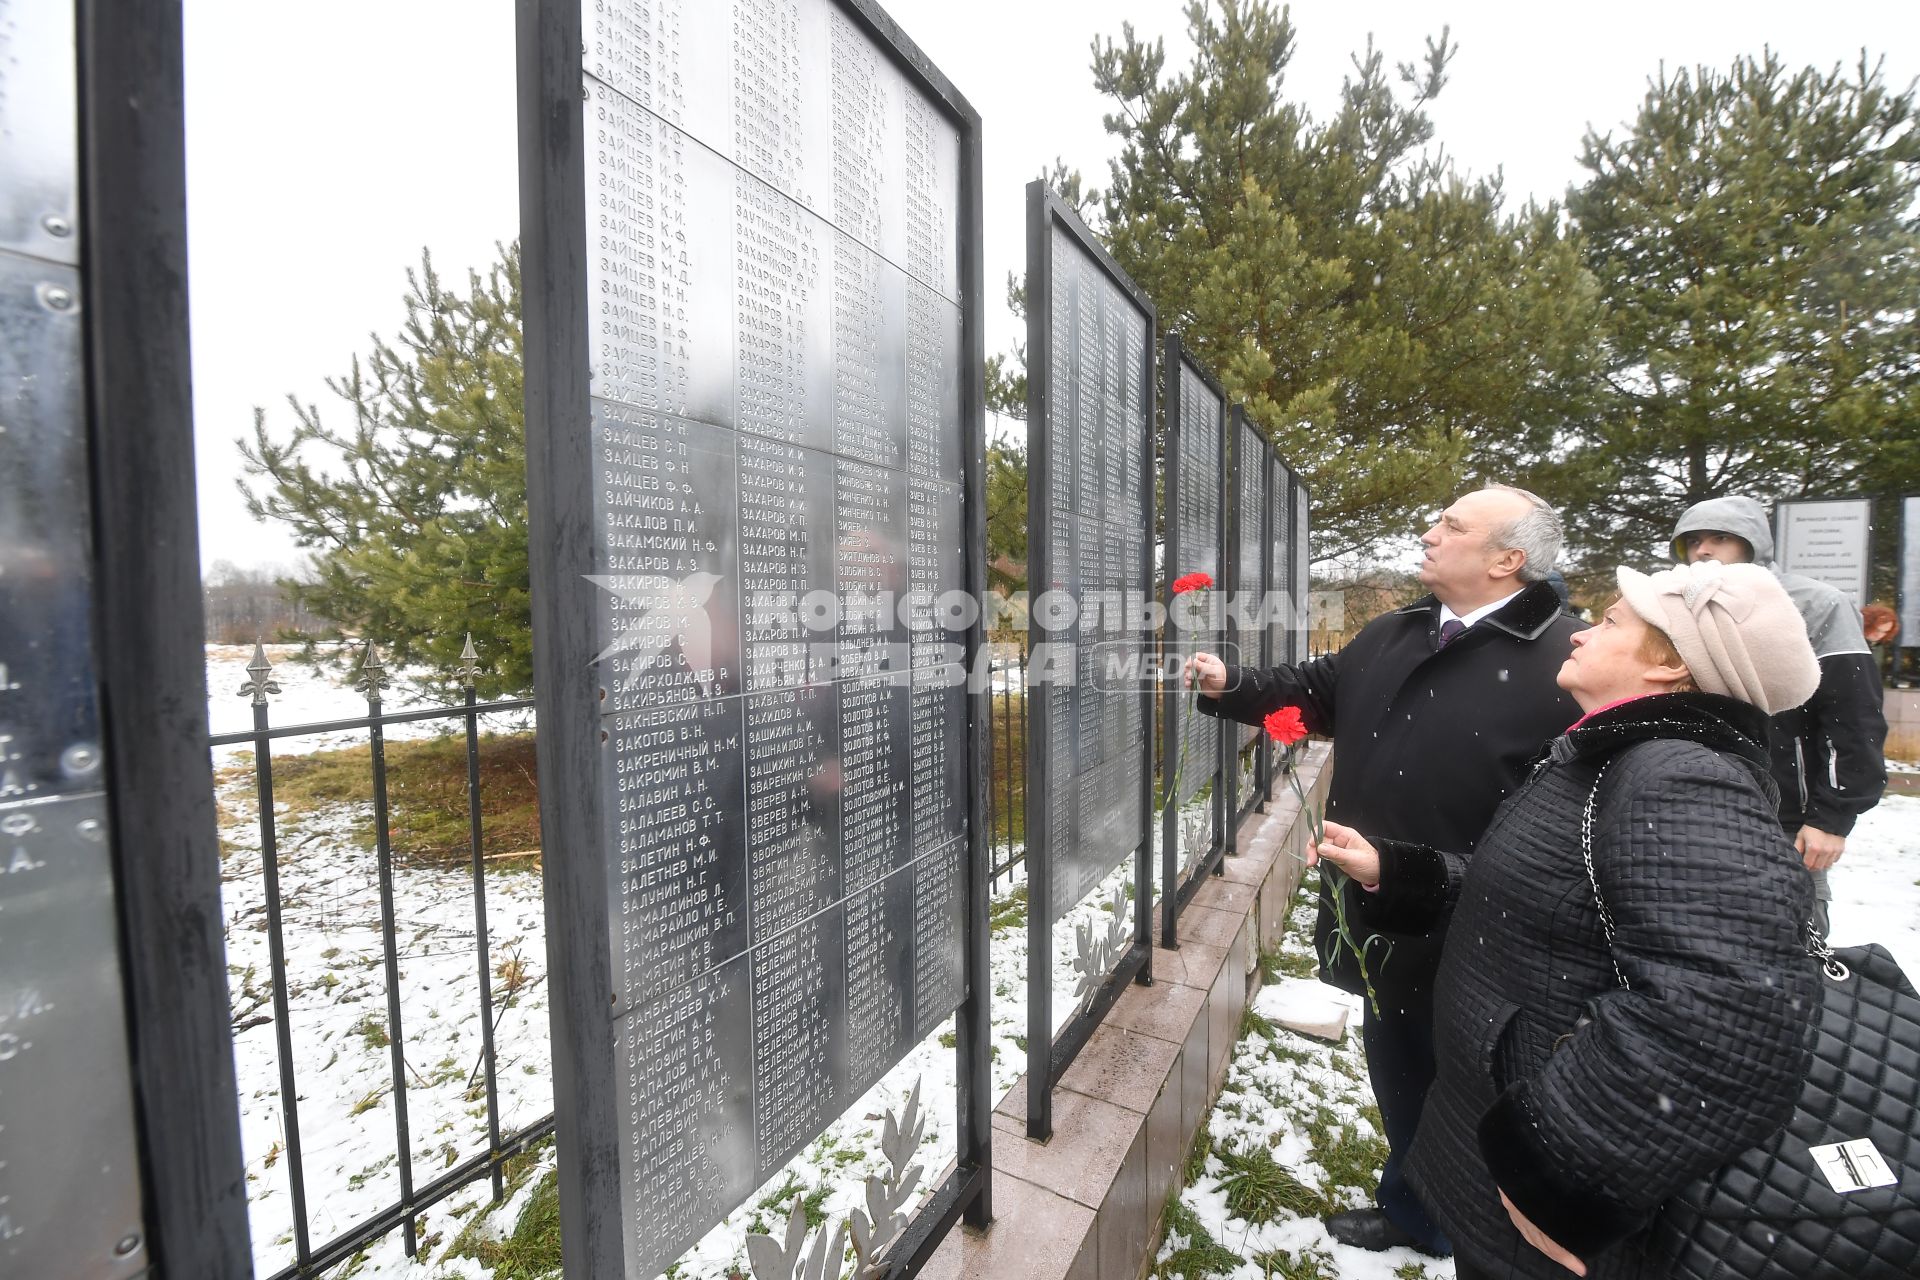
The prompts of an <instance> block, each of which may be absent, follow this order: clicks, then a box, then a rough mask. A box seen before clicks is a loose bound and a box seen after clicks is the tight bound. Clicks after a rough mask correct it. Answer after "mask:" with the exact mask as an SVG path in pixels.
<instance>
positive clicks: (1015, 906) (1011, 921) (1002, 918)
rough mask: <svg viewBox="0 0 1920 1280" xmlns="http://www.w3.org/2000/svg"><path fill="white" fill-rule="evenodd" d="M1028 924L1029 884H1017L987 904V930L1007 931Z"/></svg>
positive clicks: (992, 931) (1024, 926)
mask: <svg viewBox="0 0 1920 1280" xmlns="http://www.w3.org/2000/svg"><path fill="white" fill-rule="evenodd" d="M1026 926H1027V886H1026V885H1024V884H1017V885H1015V886H1014V887H1013V888H1012V889H1010V890H1009V891H1008V892H1006V893H1005V894H1003V895H1001V896H1000V897H998V898H995V899H994V900H993V901H992V902H991V903H989V904H988V905H987V931H988V932H989V933H1005V932H1007V931H1009V930H1013V929H1024V928H1026Z"/></svg>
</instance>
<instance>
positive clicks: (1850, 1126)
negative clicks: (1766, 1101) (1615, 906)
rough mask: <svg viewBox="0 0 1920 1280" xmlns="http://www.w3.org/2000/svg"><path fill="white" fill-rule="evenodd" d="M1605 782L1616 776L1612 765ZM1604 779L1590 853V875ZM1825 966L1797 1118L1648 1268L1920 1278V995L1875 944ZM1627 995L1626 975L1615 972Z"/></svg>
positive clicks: (1734, 1172)
mask: <svg viewBox="0 0 1920 1280" xmlns="http://www.w3.org/2000/svg"><path fill="white" fill-rule="evenodd" d="M1600 772H1601V777H1604V776H1605V775H1606V770H1605V769H1604V768H1603V769H1602V770H1601V771H1600ZM1599 794H1600V779H1599V778H1596V779H1594V789H1593V794H1592V795H1589V796H1588V797H1587V808H1586V814H1585V818H1584V821H1583V822H1582V823H1581V827H1580V844H1581V853H1582V855H1583V856H1584V857H1585V859H1586V864H1587V877H1588V879H1589V880H1590V881H1591V882H1592V884H1593V897H1594V902H1595V904H1596V905H1597V906H1598V907H1599V909H1600V923H1601V927H1602V928H1603V929H1605V931H1606V935H1607V942H1608V944H1609V945H1611V944H1612V942H1613V919H1612V917H1611V916H1610V915H1609V914H1608V912H1607V904H1606V902H1605V901H1604V900H1603V899H1602V898H1601V897H1600V882H1599V879H1598V878H1597V877H1596V876H1595V875H1594V872H1593V813H1594V808H1595V803H1596V800H1597V798H1598V796H1599ZM1807 950H1808V952H1809V953H1810V954H1812V955H1813V956H1814V957H1816V958H1817V959H1818V960H1819V961H1820V964H1821V969H1822V972H1823V974H1824V980H1823V981H1822V982H1821V984H1820V996H1821V999H1820V1011H1819V1016H1818V1017H1817V1018H1815V1019H1814V1021H1813V1025H1812V1028H1811V1035H1812V1039H1813V1061H1812V1066H1811V1067H1810V1069H1809V1070H1808V1072H1807V1080H1806V1083H1805V1085H1803V1086H1802V1087H1801V1090H1800V1099H1799V1102H1798V1103H1797V1104H1796V1105H1795V1107H1794V1112H1793V1118H1792V1119H1791V1120H1789V1121H1788V1122H1787V1125H1786V1127H1785V1128H1783V1129H1782V1130H1780V1132H1778V1133H1776V1134H1775V1135H1774V1136H1773V1137H1771V1138H1769V1139H1767V1140H1766V1141H1765V1142H1762V1143H1760V1144H1759V1145H1758V1146H1755V1147H1752V1148H1750V1149H1748V1150H1746V1151H1744V1152H1742V1153H1741V1154H1740V1155H1739V1156H1738V1157H1737V1158H1735V1159H1734V1160H1733V1161H1731V1162H1730V1163H1728V1164H1727V1165H1725V1166H1723V1167H1722V1168H1720V1169H1717V1170H1715V1171H1714V1172H1713V1173H1711V1174H1708V1175H1707V1176H1706V1177H1704V1178H1701V1179H1700V1180H1698V1181H1696V1182H1693V1183H1690V1184H1688V1185H1687V1186H1686V1187H1684V1188H1682V1189H1681V1190H1680V1192H1679V1193H1678V1194H1676V1195H1675V1196H1674V1197H1673V1198H1672V1199H1671V1200H1669V1201H1668V1202H1667V1203H1666V1205H1665V1206H1664V1207H1663V1208H1662V1209H1661V1211H1660V1213H1659V1215H1658V1216H1657V1217H1656V1218H1655V1220H1654V1223H1653V1226H1652V1229H1651V1233H1650V1240H1649V1243H1648V1259H1649V1261H1650V1262H1651V1263H1652V1270H1653V1272H1654V1273H1655V1274H1658V1275H1667V1276H1673V1277H1676V1280H1912V1278H1913V1277H1917V1276H1920V993H1916V992H1915V991H1914V987H1913V984H1912V983H1911V982H1909V981H1908V980H1907V977H1906V975H1905V974H1904V973H1902V972H1901V971H1900V966H1899V965H1898V964H1897V963H1895V961H1894V958H1893V957H1892V956H1891V955H1889V954H1888V953H1887V950H1886V948H1884V947H1881V946H1878V945H1869V946H1864V947H1847V948H1843V949H1841V950H1839V951H1835V950H1832V949H1831V948H1829V947H1828V946H1827V945H1826V943H1825V942H1824V941H1823V940H1822V939H1821V938H1820V935H1819V934H1818V933H1817V932H1815V931H1814V930H1813V929H1812V928H1811V927H1809V928H1808V930H1807ZM1614 972H1615V975H1616V976H1617V977H1619V980H1620V985H1621V986H1623V987H1624V986H1626V984H1627V983H1626V978H1625V977H1624V976H1620V974H1619V966H1617V965H1616V966H1615V968H1614Z"/></svg>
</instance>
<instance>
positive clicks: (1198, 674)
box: [1183, 653, 1227, 698]
mask: <svg viewBox="0 0 1920 1280" xmlns="http://www.w3.org/2000/svg"><path fill="white" fill-rule="evenodd" d="M1183 674H1184V675H1185V676H1186V678H1187V688H1189V689H1194V690H1197V691H1198V692H1200V693H1203V694H1205V695H1206V696H1207V697H1209V698H1217V697H1219V696H1220V695H1221V694H1223V693H1225V692H1226V691H1227V664H1226V663H1224V662H1222V661H1220V659H1219V658H1217V657H1215V656H1214V655H1213V654H1211V653H1196V654H1194V655H1193V656H1192V657H1191V658H1188V659H1187V669H1186V671H1185V672H1184V673H1183Z"/></svg>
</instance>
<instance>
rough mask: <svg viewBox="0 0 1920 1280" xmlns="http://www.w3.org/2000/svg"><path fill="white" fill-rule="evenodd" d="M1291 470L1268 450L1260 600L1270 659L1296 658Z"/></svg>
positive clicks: (1292, 659) (1275, 660)
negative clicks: (1264, 576)
mask: <svg viewBox="0 0 1920 1280" xmlns="http://www.w3.org/2000/svg"><path fill="white" fill-rule="evenodd" d="M1292 503H1293V471H1292V470H1291V469H1290V468H1289V467H1288V466H1287V464H1286V463H1284V462H1282V461H1280V454H1279V453H1278V451H1269V453H1268V454H1267V595H1266V599H1265V600H1263V601H1262V602H1261V616H1262V618H1264V619H1265V621H1266V627H1265V630H1266V634H1267V652H1268V654H1269V655H1271V662H1272V664H1273V665H1275V666H1278V665H1280V664H1282V663H1292V662H1295V661H1297V659H1296V658H1295V657H1294V656H1293V647H1292V633H1291V632H1290V631H1289V630H1288V626H1289V622H1290V619H1291V618H1292V617H1293V607H1292V602H1293V578H1292V574H1293V506H1292Z"/></svg>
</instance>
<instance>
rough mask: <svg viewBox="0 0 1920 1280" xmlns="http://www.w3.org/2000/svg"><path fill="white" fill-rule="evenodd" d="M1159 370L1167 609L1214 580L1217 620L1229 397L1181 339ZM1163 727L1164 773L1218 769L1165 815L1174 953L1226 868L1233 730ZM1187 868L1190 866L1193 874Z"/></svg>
mask: <svg viewBox="0 0 1920 1280" xmlns="http://www.w3.org/2000/svg"><path fill="white" fill-rule="evenodd" d="M1161 369H1162V371H1163V374H1162V381H1163V383H1164V385H1165V387H1166V390H1165V392H1164V397H1165V402H1166V403H1165V419H1166V441H1167V445H1166V493H1165V495H1164V497H1163V499H1162V501H1163V503H1164V509H1165V517H1166V524H1165V527H1166V539H1167V558H1166V583H1165V591H1166V604H1167V607H1168V609H1169V610H1171V609H1172V607H1173V580H1174V579H1175V578H1177V577H1179V576H1181V575H1182V574H1185V573H1196V572H1203V573H1207V574H1210V575H1212V577H1213V580H1214V584H1215V585H1214V589H1213V590H1212V591H1211V592H1209V595H1210V596H1211V597H1212V599H1211V600H1210V601H1209V602H1208V603H1209V605H1210V607H1211V608H1212V609H1213V610H1214V611H1215V613H1216V616H1217V611H1218V609H1219V607H1220V603H1221V597H1222V595H1223V593H1224V591H1225V589H1226V579H1227V571H1226V564H1227V520H1226V507H1225V504H1226V500H1227V393H1226V392H1225V391H1224V390H1223V389H1222V388H1221V386H1220V383H1219V382H1218V381H1217V380H1216V379H1215V378H1214V377H1213V375H1212V374H1211V373H1209V372H1208V371H1207V370H1206V369H1205V368H1204V367H1203V366H1202V365H1201V364H1200V363H1199V362H1198V361H1197V360H1195V359H1194V358H1193V356H1192V354H1191V353H1189V352H1188V351H1187V349H1186V345H1185V343H1183V342H1182V341H1181V339H1180V335H1179V334H1178V333H1169V334H1168V335H1167V338H1166V343H1165V351H1164V356H1163V358H1162V361H1161ZM1189 377H1191V378H1193V379H1194V380H1195V381H1196V382H1198V383H1199V387H1200V389H1201V390H1203V391H1205V392H1206V394H1208V395H1210V396H1212V397H1213V401H1214V411H1213V412H1212V414H1207V413H1206V411H1205V409H1204V408H1200V409H1199V412H1198V413H1197V414H1195V413H1190V412H1189V410H1190V409H1192V408H1194V407H1196V406H1198V405H1199V404H1200V401H1198V400H1197V399H1194V400H1191V401H1190V399H1189V396H1188V394H1187V392H1188V387H1187V384H1186V379H1187V378H1189ZM1196 429H1199V430H1207V431H1209V434H1210V435H1211V439H1210V441H1208V442H1206V443H1207V444H1210V446H1211V448H1210V449H1206V448H1204V446H1203V449H1196V448H1195V445H1196V443H1197V442H1196V439H1195V433H1196ZM1203 450H1204V452H1203ZM1190 453H1203V456H1205V457H1211V459H1212V461H1213V465H1212V466H1211V467H1208V468H1205V469H1204V470H1197V469H1196V468H1195V467H1194V465H1193V464H1195V463H1198V462H1200V461H1202V457H1189V454H1190ZM1202 495H1204V497H1203V496H1202ZM1206 498H1211V500H1212V502H1213V515H1214V520H1213V535H1214V536H1213V537H1212V538H1211V539H1198V540H1196V539H1195V538H1193V536H1192V531H1191V530H1190V529H1189V528H1188V527H1187V526H1188V523H1189V521H1188V519H1187V517H1188V515H1189V514H1191V513H1190V512H1189V511H1188V509H1187V508H1188V507H1189V505H1190V502H1191V501H1204V500H1205V499H1206ZM1209 543H1210V545H1208V544H1209ZM1167 634H1168V636H1169V637H1174V636H1175V631H1174V628H1173V624H1172V622H1171V620H1169V622H1168V632H1167ZM1224 636H1225V631H1224V629H1222V628H1218V627H1214V628H1208V629H1206V630H1204V631H1202V632H1201V634H1200V637H1199V638H1198V639H1196V640H1195V641H1193V642H1192V644H1193V647H1194V648H1195V649H1199V648H1203V647H1204V648H1211V649H1214V650H1218V649H1219V648H1220V645H1221V641H1222V640H1223V639H1224ZM1186 648H1187V646H1186V645H1185V644H1179V643H1176V646H1175V647H1174V649H1173V650H1172V653H1173V656H1174V657H1176V658H1182V659H1184V657H1185V650H1186ZM1170 665H1171V664H1170V663H1166V664H1163V665H1162V670H1163V671H1165V670H1166V669H1167V667H1168V666H1170ZM1194 696H1195V695H1194V694H1192V693H1191V692H1189V691H1188V690H1186V689H1185V688H1183V687H1181V684H1180V681H1179V679H1178V677H1177V676H1176V677H1175V678H1174V681H1173V684H1172V686H1171V687H1170V689H1169V692H1168V697H1169V698H1170V699H1180V698H1188V699H1191V698H1193V697H1194ZM1163 721H1164V723H1163V724H1162V726H1161V747H1160V750H1161V760H1162V761H1163V764H1162V768H1164V769H1166V770H1169V771H1171V770H1173V769H1175V768H1176V766H1178V767H1179V768H1181V770H1182V771H1183V772H1184V770H1185V765H1184V764H1183V763H1181V762H1182V761H1187V762H1191V763H1192V764H1193V765H1194V772H1195V773H1196V774H1197V773H1200V769H1201V766H1202V763H1203V762H1204V761H1207V760H1209V759H1210V760H1211V761H1212V764H1213V767H1212V768H1211V769H1209V770H1206V772H1205V774H1204V776H1200V777H1197V778H1195V780H1194V783H1193V786H1192V787H1188V786H1187V785H1186V784H1185V781H1184V779H1183V780H1182V784H1181V786H1180V792H1181V794H1176V795H1171V796H1170V797H1169V799H1168V802H1167V805H1166V807H1165V808H1163V809H1162V810H1161V812H1160V945H1161V946H1163V947H1166V948H1167V949H1169V950H1173V949H1175V948H1177V947H1179V945H1180V927H1179V925H1180V912H1181V911H1182V910H1184V909H1185V907H1186V905H1187V903H1188V902H1190V901H1191V900H1192V898H1193V895H1194V894H1195V893H1196V892H1198V891H1199V888H1200V886H1201V885H1203V884H1205V883H1206V880H1207V877H1208V876H1209V875H1212V874H1217V873H1218V872H1219V870H1220V861H1221V859H1222V858H1223V857H1225V856H1226V841H1225V839H1224V838H1223V832H1224V831H1225V830H1226V802H1227V796H1226V790H1225V788H1224V787H1222V786H1221V785H1220V779H1221V773H1220V758H1221V757H1220V737H1221V729H1222V727H1223V725H1224V724H1225V723H1227V722H1225V721H1221V720H1219V719H1216V718H1214V717H1212V716H1202V715H1200V714H1199V713H1198V712H1197V711H1196V710H1195V709H1194V708H1193V707H1192V706H1187V707H1184V708H1181V710H1180V711H1179V713H1178V714H1169V715H1166V716H1164V717H1163ZM1183 735H1185V736H1186V737H1187V744H1186V745H1187V746H1188V747H1189V748H1194V747H1198V748H1199V750H1198V752H1197V753H1196V752H1195V751H1193V750H1189V751H1187V752H1186V753H1185V754H1184V755H1183V753H1182V751H1181V742H1180V739H1181V737H1182V736H1183ZM1202 787H1208V788H1211V789H1210V790H1209V792H1208V804H1207V810H1208V815H1209V819H1208V830H1207V838H1206V843H1205V848H1204V849H1202V850H1201V851H1200V852H1199V854H1198V855H1196V856H1192V857H1189V856H1187V854H1186V851H1185V849H1184V848H1183V846H1182V844H1181V836H1180V830H1179V809H1180V804H1181V801H1182V800H1184V799H1185V798H1186V797H1187V796H1191V795H1192V794H1194V793H1195V792H1197V791H1199V790H1200V789H1201V788H1202ZM1183 864H1190V868H1191V869H1187V868H1186V867H1185V866H1183Z"/></svg>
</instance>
